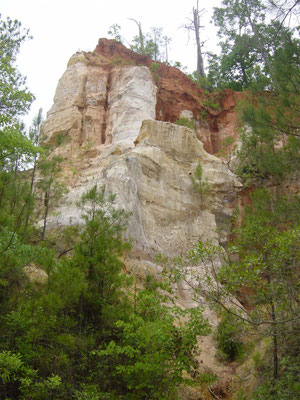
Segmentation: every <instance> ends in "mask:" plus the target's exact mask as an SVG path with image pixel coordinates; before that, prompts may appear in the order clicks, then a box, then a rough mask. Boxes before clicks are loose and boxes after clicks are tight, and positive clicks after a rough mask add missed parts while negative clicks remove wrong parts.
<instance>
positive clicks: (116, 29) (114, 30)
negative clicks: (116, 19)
mask: <svg viewBox="0 0 300 400" xmlns="http://www.w3.org/2000/svg"><path fill="white" fill-rule="evenodd" d="M107 33H108V34H109V36H111V37H112V38H113V39H114V40H116V41H117V42H119V43H122V39H121V26H120V25H118V24H113V25H111V26H110V27H109V30H108V32H107Z"/></svg>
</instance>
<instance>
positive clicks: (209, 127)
mask: <svg viewBox="0 0 300 400" xmlns="http://www.w3.org/2000/svg"><path fill="white" fill-rule="evenodd" d="M94 51H95V53H97V54H98V55H99V56H101V57H102V58H103V59H104V60H103V61H108V62H109V64H110V65H111V66H112V65H126V64H129V65H130V64H132V65H145V66H147V67H149V68H150V70H151V65H152V64H153V63H154V61H153V60H151V58H149V57H147V56H144V55H141V54H138V53H135V52H133V51H132V50H129V49H127V48H126V47H125V46H123V45H122V44H121V43H119V42H117V41H115V40H110V39H99V42H98V45H97V47H96V49H95V50H94ZM157 64H158V65H159V68H158V71H157V72H153V78H154V80H155V82H156V85H157V87H158V92H157V103H156V119H157V120H159V121H166V122H173V123H174V122H175V121H176V120H178V119H179V118H180V112H181V111H182V110H189V111H192V113H193V118H194V120H196V122H197V126H198V128H199V129H198V136H199V138H200V139H201V140H202V141H203V143H204V148H205V149H206V151H208V152H210V153H211V154H215V153H217V152H218V151H219V150H220V147H221V142H222V141H223V140H224V139H225V137H227V136H232V137H234V138H236V137H237V132H238V130H237V119H236V114H235V112H234V108H235V106H236V101H237V99H239V98H240V96H241V93H235V92H233V91H232V90H230V89H226V90H223V91H222V92H219V93H214V94H210V93H208V92H205V91H203V90H202V89H199V88H198V87H197V85H196V84H195V83H194V82H193V81H192V80H190V79H189V78H188V77H187V76H186V75H185V74H184V73H183V72H181V71H180V70H179V69H177V68H174V67H170V66H168V65H166V64H163V63H157ZM107 65H108V64H107ZM209 101H213V102H214V103H216V104H218V109H217V110H216V109H213V108H210V107H209V104H208V102H209ZM220 130H222V131H223V133H222V134H220Z"/></svg>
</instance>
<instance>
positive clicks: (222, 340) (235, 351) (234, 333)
mask: <svg viewBox="0 0 300 400" xmlns="http://www.w3.org/2000/svg"><path fill="white" fill-rule="evenodd" d="M241 332H242V322H241V321H238V320H236V319H235V317H234V316H233V315H231V314H229V313H224V314H223V316H222V319H221V321H220V322H219V324H218V327H217V345H218V350H219V352H221V354H222V355H223V356H225V359H226V360H227V361H234V360H236V359H238V358H239V357H240V356H241V355H242V352H243V347H244V346H243V342H242V340H241Z"/></svg>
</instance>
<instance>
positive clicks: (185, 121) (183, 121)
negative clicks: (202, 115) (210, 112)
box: [175, 117, 195, 130]
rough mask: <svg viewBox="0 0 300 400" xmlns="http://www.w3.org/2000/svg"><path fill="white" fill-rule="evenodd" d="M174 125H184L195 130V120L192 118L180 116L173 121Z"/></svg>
mask: <svg viewBox="0 0 300 400" xmlns="http://www.w3.org/2000/svg"><path fill="white" fill-rule="evenodd" d="M175 124H176V125H180V126H186V127H187V128H190V129H192V130H195V122H194V121H193V120H192V119H189V118H184V117H181V118H179V119H177V120H176V121H175Z"/></svg>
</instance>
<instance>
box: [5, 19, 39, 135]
mask: <svg viewBox="0 0 300 400" xmlns="http://www.w3.org/2000/svg"><path fill="white" fill-rule="evenodd" d="M0 18H1V19H0V77H1V79H0V104H1V106H0V128H3V127H9V126H10V127H14V125H15V123H16V120H17V117H18V116H19V115H22V114H24V113H25V112H26V111H27V110H28V108H29V106H30V104H31V102H32V100H33V95H32V94H31V93H29V92H28V90H27V88H26V87H25V78H24V77H23V76H22V75H21V74H20V73H19V72H18V70H17V69H16V67H15V62H16V56H17V54H18V52H19V50H20V46H21V44H22V43H23V42H24V41H25V40H26V39H27V38H28V37H29V35H28V31H27V30H25V29H22V27H21V23H20V22H19V21H17V20H14V21H13V20H11V19H10V18H7V19H6V21H5V20H3V19H2V16H1V15H0Z"/></svg>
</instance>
